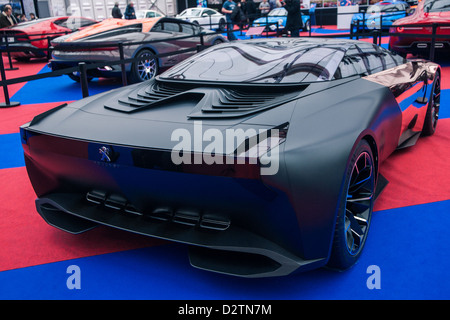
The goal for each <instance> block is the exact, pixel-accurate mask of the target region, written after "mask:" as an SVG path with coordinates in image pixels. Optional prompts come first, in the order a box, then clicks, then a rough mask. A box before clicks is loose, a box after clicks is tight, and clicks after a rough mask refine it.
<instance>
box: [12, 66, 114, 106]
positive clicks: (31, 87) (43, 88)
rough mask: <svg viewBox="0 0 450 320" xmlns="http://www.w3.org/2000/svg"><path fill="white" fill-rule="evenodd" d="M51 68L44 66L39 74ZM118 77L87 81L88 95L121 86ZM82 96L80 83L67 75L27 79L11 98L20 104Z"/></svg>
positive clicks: (58, 100) (65, 99) (68, 99)
mask: <svg viewBox="0 0 450 320" xmlns="http://www.w3.org/2000/svg"><path fill="white" fill-rule="evenodd" d="M48 72H51V70H50V69H49V68H48V67H47V66H45V67H44V68H42V70H41V71H40V72H39V74H45V73H48ZM121 86H122V83H121V80H120V79H118V80H117V79H104V78H94V79H93V80H92V81H90V82H89V95H94V94H97V93H101V92H105V91H108V90H111V89H115V88H118V87H121ZM82 97H83V94H82V91H81V85H80V83H78V82H75V81H73V80H72V79H70V78H69V77H68V76H60V77H49V78H45V79H41V80H34V81H29V82H27V84H26V85H25V86H24V87H23V88H22V89H20V90H19V91H18V92H17V93H16V94H14V95H13V96H12V97H11V100H14V101H18V102H20V103H21V104H35V103H44V102H60V101H63V102H65V101H73V100H79V99H81V98H82Z"/></svg>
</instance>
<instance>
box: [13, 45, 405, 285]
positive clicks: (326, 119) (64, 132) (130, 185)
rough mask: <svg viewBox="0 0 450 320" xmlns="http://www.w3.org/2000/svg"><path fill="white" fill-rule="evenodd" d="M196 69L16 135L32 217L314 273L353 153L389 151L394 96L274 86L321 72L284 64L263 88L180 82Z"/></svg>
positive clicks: (357, 82)
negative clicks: (361, 146) (364, 147)
mask: <svg viewBox="0 0 450 320" xmlns="http://www.w3.org/2000/svg"><path fill="white" fill-rule="evenodd" d="M314 45H316V44H315V43H314ZM234 46H235V45H234V44H229V45H227V47H228V48H231V50H232V51H233V52H236V53H238V54H239V55H241V56H242V57H245V58H248V56H246V55H245V54H244V53H243V52H244V51H245V50H244V49H245V48H244V49H241V48H239V47H234ZM264 46H266V45H264ZM271 46H274V48H278V47H276V46H275V45H274V44H273V43H269V44H268V46H267V48H269V49H270V50H272V48H271ZM331 46H333V47H337V48H340V47H342V44H341V43H334V42H333V43H332V44H331ZM318 47H319V48H322V45H319V46H318ZM217 48H219V49H211V50H212V51H214V50H219V51H220V50H221V49H220V46H217ZM267 48H266V49H267ZM277 50H278V49H277ZM283 50H284V49H283ZM283 50H280V52H279V54H280V56H282V57H284V52H283ZM296 50H297V49H296ZM308 50H309V49H308ZM333 50H334V51H336V50H335V49H333ZM219 51H217V52H219ZM338 51H339V50H338ZM247 53H248V52H247ZM303 53H304V51H302V54H303ZM202 54H203V53H201V54H200V55H202ZM312 55H317V53H315V54H314V53H312ZM264 58H265V57H261V56H259V59H260V60H258V61H256V62H255V61H253V62H255V64H258V63H260V64H261V63H262V61H263V59H264ZM333 58H336V57H335V56H334V55H330V56H328V55H324V58H323V61H325V62H326V65H329V64H330V63H333V61H332V59H333ZM197 59H198V58H197ZM283 59H284V58H283ZM326 59H328V60H326ZM193 61H196V58H193V59H190V60H188V61H186V62H185V63H184V64H182V65H181V66H180V68H179V69H176V68H175V69H171V70H169V71H168V73H166V74H165V76H163V77H161V78H159V79H156V80H152V81H149V82H145V83H140V84H137V85H132V86H127V87H124V88H121V89H118V90H113V91H110V92H106V93H102V94H99V95H96V96H92V97H88V98H85V99H83V100H80V101H77V102H74V103H72V104H69V105H61V106H60V107H57V108H55V109H52V110H50V111H48V112H46V113H44V114H42V115H39V116H37V117H35V118H34V119H33V120H32V121H31V122H30V123H28V124H25V125H23V126H22V127H21V139H22V144H23V148H24V153H25V162H26V167H27V170H28V174H29V177H30V180H31V183H32V185H33V187H34V189H35V192H36V194H37V200H36V207H37V210H38V212H39V213H40V215H41V216H42V217H43V218H44V219H45V220H46V221H47V222H48V223H49V224H50V225H53V226H55V227H58V228H60V229H63V230H65V231H68V232H72V233H80V232H84V231H87V230H89V229H91V228H93V227H95V226H97V225H107V226H112V227H115V228H119V229H123V230H127V231H131V232H135V233H139V234H144V235H149V236H153V237H158V238H162V239H167V240H171V241H176V242H181V243H186V244H189V245H190V246H189V247H190V261H191V264H192V265H194V266H196V267H199V268H202V269H207V270H212V271H216V272H221V273H226V274H232V275H238V276H245V277H263V276H280V275H287V274H290V273H292V272H294V271H306V270H310V269H314V268H317V267H320V266H324V265H325V264H326V263H327V262H328V258H329V256H330V251H331V245H332V242H333V233H334V229H335V224H336V215H337V211H338V210H339V206H340V203H342V201H341V200H342V197H345V195H344V196H343V194H344V191H345V190H344V187H343V185H344V180H345V179H343V177H344V176H345V174H346V171H347V170H348V169H347V167H348V163H349V161H350V160H351V159H350V158H351V155H352V152H353V151H354V150H355V148H356V145H357V144H358V142H360V141H362V140H364V141H367V144H368V145H370V148H371V149H372V150H371V153H373V155H374V163H375V164H376V165H378V163H379V162H381V161H382V160H384V159H385V158H386V157H387V156H388V155H389V154H390V153H391V152H392V151H393V150H395V148H396V147H397V144H398V137H399V134H400V127H401V111H400V110H399V108H398V104H397V103H396V101H395V99H394V97H393V95H392V94H391V91H390V90H389V89H388V88H387V87H385V86H382V85H380V84H377V83H375V82H372V81H367V80H364V79H361V78H360V77H348V78H340V79H334V80H333V81H320V80H319V81H315V82H300V83H296V84H292V83H288V84H283V82H282V79H283V78H284V77H289V76H295V75H296V74H297V75H298V74H299V73H302V74H304V75H305V74H306V77H312V78H314V77H315V78H316V79H319V78H320V77H321V76H322V77H324V74H325V73H326V72H327V70H326V68H322V67H321V65H320V63H318V64H317V65H313V66H311V65H300V66H298V67H295V66H294V68H293V69H292V70H294V71H291V70H290V69H289V68H288V66H285V67H284V68H282V69H281V71H280V72H279V73H277V74H276V75H272V76H270V77H269V78H270V79H272V80H274V81H275V83H271V84H267V83H265V82H266V76H267V73H268V72H266V74H265V75H264V74H263V73H261V76H262V77H261V78H259V80H258V81H256V82H254V83H246V84H245V83H226V82H205V81H191V82H190V81H184V79H182V78H183V77H184V76H186V77H189V72H187V71H186V70H187V69H184V68H185V67H186V66H189V64H190V63H193ZM338 63H339V61H338ZM311 70H312V71H311ZM197 71H198V72H200V73H201V74H202V75H205V74H206V73H207V71H206V70H197ZM313 74H314V77H313ZM223 76H225V77H226V74H225V72H224V75H223ZM249 76H252V75H251V74H249ZM331 76H333V75H331ZM331 76H329V77H330V78H331ZM308 79H309V78H308ZM355 88H358V90H357V92H356V91H355ZM230 139H231V141H230ZM268 141H270V143H268ZM230 146H231V147H230ZM255 150H256V152H255ZM375 168H376V166H375ZM374 174H376V172H375V173H374Z"/></svg>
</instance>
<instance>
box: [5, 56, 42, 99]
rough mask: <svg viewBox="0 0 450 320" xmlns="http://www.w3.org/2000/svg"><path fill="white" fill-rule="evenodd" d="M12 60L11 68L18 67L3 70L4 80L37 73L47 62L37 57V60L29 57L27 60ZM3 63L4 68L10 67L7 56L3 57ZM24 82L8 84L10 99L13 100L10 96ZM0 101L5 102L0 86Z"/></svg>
mask: <svg viewBox="0 0 450 320" xmlns="http://www.w3.org/2000/svg"><path fill="white" fill-rule="evenodd" d="M12 61H13V68H18V69H17V70H6V71H5V73H6V80H11V79H15V78H20V77H25V76H31V75H34V74H37V73H38V72H39V71H41V70H42V68H43V67H44V66H45V64H46V63H47V61H46V60H40V59H38V60H35V59H31V60H30V61H29V62H18V61H16V60H12ZM3 64H4V66H5V69H8V68H9V67H10V65H9V61H8V58H7V57H3ZM0 80H5V79H0ZM25 84H26V82H23V83H18V84H13V85H10V86H8V94H9V98H10V101H13V100H11V97H12V96H13V95H14V94H15V93H16V92H17V91H19V90H20V89H21V88H22V87H23V86H24V85H25ZM36 94H38V93H36ZM0 102H5V95H4V93H3V87H0Z"/></svg>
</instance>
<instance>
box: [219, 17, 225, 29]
mask: <svg viewBox="0 0 450 320" xmlns="http://www.w3.org/2000/svg"><path fill="white" fill-rule="evenodd" d="M226 29H227V23H226V22H225V19H220V21H219V31H220V32H225V31H226Z"/></svg>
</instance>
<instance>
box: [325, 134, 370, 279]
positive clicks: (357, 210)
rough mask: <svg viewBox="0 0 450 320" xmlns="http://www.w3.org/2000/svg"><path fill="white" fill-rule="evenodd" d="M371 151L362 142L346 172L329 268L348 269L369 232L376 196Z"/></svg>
mask: <svg viewBox="0 0 450 320" xmlns="http://www.w3.org/2000/svg"><path fill="white" fill-rule="evenodd" d="M375 171H376V170H375V164H374V158H373V154H372V150H371V148H370V146H369V144H368V143H367V141H365V140H361V142H360V143H359V144H358V146H357V147H356V149H355V152H354V153H353V155H352V157H351V160H350V163H349V165H348V167H347V170H346V175H345V183H344V187H343V192H342V195H341V200H340V204H339V211H338V215H337V220H336V226H335V231H334V239H333V248H332V252H331V256H330V260H329V261H328V266H329V267H331V268H334V269H338V270H345V269H348V268H350V267H351V266H352V265H353V264H355V263H356V261H357V260H358V259H359V256H360V255H361V252H362V250H363V247H364V245H365V242H366V239H367V234H368V232H369V227H370V221H371V218H372V211H373V205H374V196H375V174H376V173H375Z"/></svg>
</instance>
